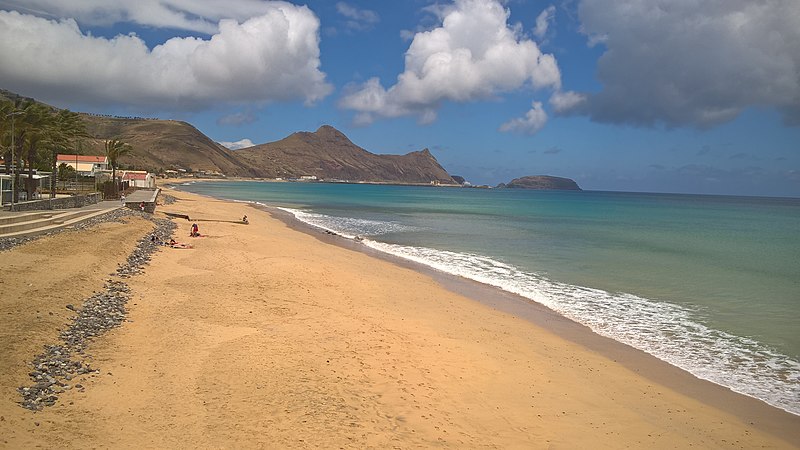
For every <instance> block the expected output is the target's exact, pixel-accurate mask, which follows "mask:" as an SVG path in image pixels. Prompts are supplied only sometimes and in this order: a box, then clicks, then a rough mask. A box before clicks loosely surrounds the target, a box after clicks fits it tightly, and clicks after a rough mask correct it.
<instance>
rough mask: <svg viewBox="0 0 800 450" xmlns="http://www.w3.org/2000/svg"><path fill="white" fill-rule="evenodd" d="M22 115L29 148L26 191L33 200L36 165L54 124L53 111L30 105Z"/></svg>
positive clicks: (39, 105)
mask: <svg viewBox="0 0 800 450" xmlns="http://www.w3.org/2000/svg"><path fill="white" fill-rule="evenodd" d="M24 111H25V113H24V114H22V115H21V119H22V120H21V121H20V122H22V123H23V124H24V127H25V128H26V129H27V132H26V139H25V142H24V144H25V145H27V147H28V152H27V158H25V164H26V165H27V169H28V179H27V180H25V190H26V191H27V192H28V199H31V198H33V192H34V190H35V189H36V183H35V182H34V179H33V170H34V165H35V164H36V160H37V156H38V155H37V152H38V150H39V145H40V144H41V143H42V141H44V140H45V139H46V138H47V134H48V129H49V127H50V124H51V122H52V117H51V113H52V109H50V108H48V107H47V106H44V105H42V104H39V103H32V104H29V105H28V106H27V107H26V108H25V109H24Z"/></svg>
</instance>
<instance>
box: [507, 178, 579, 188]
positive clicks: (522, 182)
mask: <svg viewBox="0 0 800 450" xmlns="http://www.w3.org/2000/svg"><path fill="white" fill-rule="evenodd" d="M498 187H505V188H510V189H555V190H566V191H580V190H581V188H580V187H579V186H578V183H576V182H575V181H574V180H571V179H569V178H561V177H551V176H548V175H535V176H527V177H521V178H515V179H513V180H511V181H509V182H508V184H505V185H500V186H498Z"/></svg>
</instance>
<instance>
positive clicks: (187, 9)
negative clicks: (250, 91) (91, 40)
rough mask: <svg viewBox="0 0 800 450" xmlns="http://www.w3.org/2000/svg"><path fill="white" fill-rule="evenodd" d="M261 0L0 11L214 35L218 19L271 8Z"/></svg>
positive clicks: (51, 4) (7, 3)
mask: <svg viewBox="0 0 800 450" xmlns="http://www.w3.org/2000/svg"><path fill="white" fill-rule="evenodd" d="M270 3H276V2H265V1H262V0H226V1H224V2H221V1H217V0H191V1H186V0H139V1H130V0H80V1H64V0H0V9H5V10H17V11H21V12H27V13H31V14H34V15H37V16H41V17H45V18H63V17H69V18H73V19H75V20H76V21H77V22H78V23H80V24H85V25H102V26H108V25H113V24H115V23H119V22H131V23H136V24H139V25H145V26H152V27H157V28H174V29H181V30H191V31H198V32H202V33H207V34H214V33H215V32H216V31H217V23H218V22H219V21H220V20H221V19H235V20H238V21H244V20H247V19H249V18H250V17H253V16H259V15H262V14H264V13H266V12H267V11H268V10H269V9H270V8H271V7H272V6H271V5H270Z"/></svg>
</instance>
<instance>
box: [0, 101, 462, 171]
mask: <svg viewBox="0 0 800 450" xmlns="http://www.w3.org/2000/svg"><path fill="white" fill-rule="evenodd" d="M5 99H8V100H12V101H15V100H16V101H28V100H31V101H33V99H31V98H27V97H23V96H20V95H18V94H15V93H13V92H10V91H6V90H2V89H0V100H5ZM48 106H50V105H48ZM50 107H51V108H53V109H54V110H55V109H57V108H54V107H52V106H50ZM81 116H82V117H83V119H84V121H85V122H86V128H87V131H88V133H89V135H90V138H88V139H85V140H84V141H83V142H82V143H81V145H80V146H78V148H77V149H76V150H77V151H78V153H80V154H84V155H88V154H93V155H100V154H102V153H103V150H104V141H105V140H107V139H119V140H121V141H123V142H126V143H128V144H131V146H132V151H131V152H130V153H129V154H128V155H126V156H124V157H122V158H120V165H121V167H123V168H131V169H140V170H148V171H152V172H161V171H163V170H167V169H184V170H187V171H189V172H198V171H203V172H206V173H218V174H224V175H227V176H239V177H269V178H273V177H284V178H290V177H301V176H316V177H317V178H319V179H325V180H343V181H353V182H358V181H369V182H387V183H424V184H429V183H430V182H432V181H433V182H438V183H444V184H455V182H454V181H453V179H452V178H451V177H450V175H448V174H447V171H445V170H444V169H443V168H442V166H440V165H439V163H438V162H437V161H436V158H434V157H433V155H431V153H430V152H429V151H428V150H427V149H425V150H422V151H418V152H412V153H409V154H407V155H375V154H373V153H370V152H368V151H367V150H364V149H363V148H361V147H359V146H357V145H355V144H353V143H352V142H351V141H350V140H349V139H348V138H347V137H346V136H345V135H344V134H342V133H341V132H339V131H338V130H336V129H334V128H333V127H330V126H323V127H321V128H320V129H319V130H317V131H316V132H314V133H309V132H299V133H294V134H292V135H290V136H288V137H286V138H284V139H282V140H280V141H277V142H271V143H267V144H261V145H256V146H254V147H250V148H248V149H243V150H237V151H231V150H229V149H227V148H225V147H223V146H221V145H220V144H218V143H216V142H214V141H213V140H212V139H210V138H209V137H208V136H206V135H205V134H203V133H202V132H200V131H199V130H198V129H197V128H195V127H194V126H192V125H191V124H188V123H186V122H181V121H175V120H158V119H146V118H141V117H116V116H106V115H96V114H85V113H81Z"/></svg>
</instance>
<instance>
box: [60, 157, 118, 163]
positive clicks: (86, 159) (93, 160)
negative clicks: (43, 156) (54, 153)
mask: <svg viewBox="0 0 800 450" xmlns="http://www.w3.org/2000/svg"><path fill="white" fill-rule="evenodd" d="M76 160H77V161H78V162H85V163H96V164H106V157H105V156H93V155H58V161H59V162H75V161H76Z"/></svg>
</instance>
